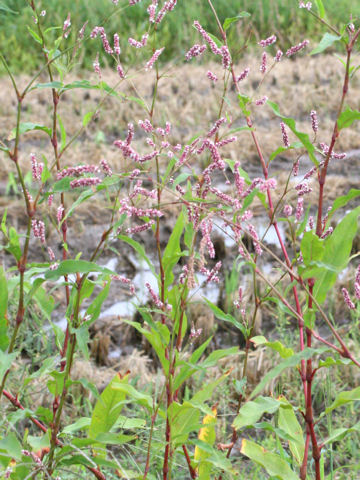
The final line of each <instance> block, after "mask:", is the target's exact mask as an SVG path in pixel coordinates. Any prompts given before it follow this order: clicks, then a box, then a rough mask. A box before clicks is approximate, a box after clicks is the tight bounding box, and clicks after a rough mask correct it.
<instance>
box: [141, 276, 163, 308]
mask: <svg viewBox="0 0 360 480" xmlns="http://www.w3.org/2000/svg"><path fill="white" fill-rule="evenodd" d="M145 287H146V288H147V289H148V290H149V293H150V296H151V298H152V300H153V302H154V303H155V305H156V306H157V307H158V308H160V309H161V310H162V309H163V308H164V306H165V305H164V304H163V302H162V301H161V300H160V297H159V295H158V294H157V293H155V291H154V290H153V288H152V287H151V285H150V283H149V282H146V283H145Z"/></svg>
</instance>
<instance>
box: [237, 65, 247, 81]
mask: <svg viewBox="0 0 360 480" xmlns="http://www.w3.org/2000/svg"><path fill="white" fill-rule="evenodd" d="M249 72H250V68H245V70H243V71H242V72H241V73H240V75H238V76H237V77H236V82H241V81H242V80H245V78H246V77H247V76H248V75H249Z"/></svg>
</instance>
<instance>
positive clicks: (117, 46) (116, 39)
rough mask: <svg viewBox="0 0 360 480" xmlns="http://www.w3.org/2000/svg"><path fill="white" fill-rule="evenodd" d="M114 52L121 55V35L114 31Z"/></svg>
mask: <svg viewBox="0 0 360 480" xmlns="http://www.w3.org/2000/svg"><path fill="white" fill-rule="evenodd" d="M114 52H115V53H116V55H120V52H121V49H120V43H119V35H118V34H117V33H114Z"/></svg>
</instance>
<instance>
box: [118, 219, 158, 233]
mask: <svg viewBox="0 0 360 480" xmlns="http://www.w3.org/2000/svg"><path fill="white" fill-rule="evenodd" d="M154 224H155V220H150V221H149V222H148V223H144V224H143V225H139V226H137V227H132V228H127V229H126V230H125V231H126V233H127V234H128V235H131V234H133V233H141V232H145V230H149V229H150V228H151V227H152V226H153V225H154Z"/></svg>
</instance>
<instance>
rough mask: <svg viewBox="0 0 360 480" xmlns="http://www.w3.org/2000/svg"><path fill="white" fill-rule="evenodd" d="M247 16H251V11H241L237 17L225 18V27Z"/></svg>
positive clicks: (225, 28)
mask: <svg viewBox="0 0 360 480" xmlns="http://www.w3.org/2000/svg"><path fill="white" fill-rule="evenodd" d="M245 17H251V14H250V13H249V12H240V13H239V14H238V15H236V17H231V18H225V21H224V24H223V29H224V30H227V29H228V28H229V27H230V25H231V24H232V23H234V22H238V21H239V20H240V19H241V18H245Z"/></svg>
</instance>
